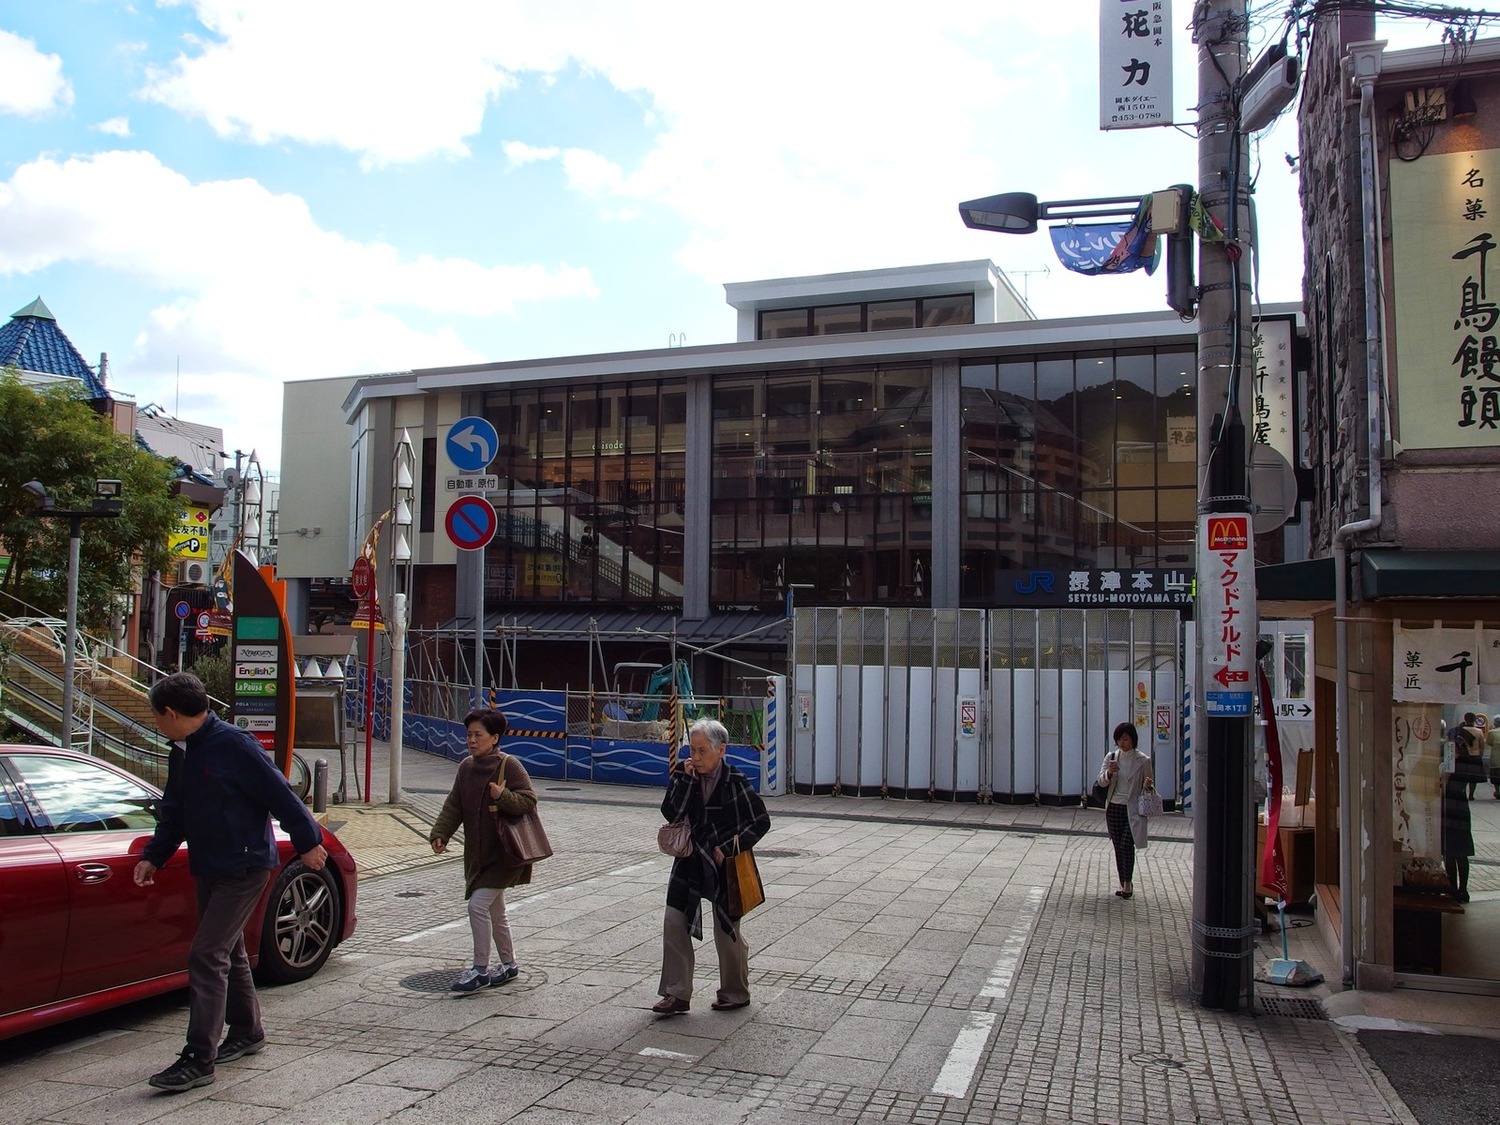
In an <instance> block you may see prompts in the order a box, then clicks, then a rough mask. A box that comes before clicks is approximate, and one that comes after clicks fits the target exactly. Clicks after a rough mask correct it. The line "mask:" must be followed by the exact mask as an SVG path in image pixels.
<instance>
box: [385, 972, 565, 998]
mask: <svg viewBox="0 0 1500 1125" xmlns="http://www.w3.org/2000/svg"><path fill="white" fill-rule="evenodd" d="M461 972H463V970H462V969H432V970H429V971H428V972H425V973H413V974H412V975H411V976H409V977H402V978H401V987H402V988H406V989H410V990H411V991H412V992H430V993H444V994H449V993H450V992H451V990H452V988H453V982H454V981H456V980H457V979H458V974H459V973H461ZM546 983H547V974H546V973H542V972H528V971H527V970H526V968H525V966H522V968H521V975H520V976H518V977H517V978H516V979H515V980H513V981H511V983H510V984H504V985H501V986H500V987H499V988H481V989H479V990H478V991H477V992H473V993H461V992H451V995H452V996H453V998H454V999H456V1000H463V999H466V998H467V997H468V996H493V995H498V994H499V993H502V992H530V991H531V990H532V989H533V988H538V987H540V986H541V985H543V984H546Z"/></svg>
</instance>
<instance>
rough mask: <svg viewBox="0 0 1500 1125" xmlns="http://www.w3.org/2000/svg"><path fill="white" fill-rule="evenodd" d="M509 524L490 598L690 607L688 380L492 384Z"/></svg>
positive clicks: (500, 498)
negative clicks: (686, 600)
mask: <svg viewBox="0 0 1500 1125" xmlns="http://www.w3.org/2000/svg"><path fill="white" fill-rule="evenodd" d="M484 413H485V417H486V418H487V419H488V420H489V421H490V422H492V423H493V424H494V426H495V429H496V431H497V432H498V433H499V435H500V451H499V453H498V454H497V456H496V457H495V460H494V461H493V462H492V463H491V465H490V468H489V473H490V474H491V475H493V476H498V477H499V478H500V488H499V493H498V495H496V494H492V496H491V498H492V500H493V501H494V503H495V509H496V511H497V513H498V514H499V524H498V532H497V534H496V536H495V538H494V540H493V541H492V542H491V544H490V546H489V548H488V550H487V551H486V554H485V564H486V565H485V597H486V601H487V602H488V603H490V604H495V603H503V602H561V601H585V602H611V603H649V604H657V605H669V606H672V605H680V603H681V600H682V546H683V512H682V499H683V488H684V458H685V454H684V448H685V441H686V433H687V392H686V385H685V384H684V383H683V382H682V381H681V380H642V381H638V382H632V383H629V384H614V385H600V384H597V383H589V384H579V385H575V386H569V387H568V388H567V389H561V388H549V387H542V388H530V389H524V390H498V391H491V392H490V393H489V394H487V395H486V396H485V410H484Z"/></svg>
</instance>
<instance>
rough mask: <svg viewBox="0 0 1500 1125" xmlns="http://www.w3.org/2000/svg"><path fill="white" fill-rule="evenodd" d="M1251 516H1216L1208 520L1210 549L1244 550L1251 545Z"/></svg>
mask: <svg viewBox="0 0 1500 1125" xmlns="http://www.w3.org/2000/svg"><path fill="white" fill-rule="evenodd" d="M1249 523H1250V521H1249V518H1248V517H1246V516H1214V517H1213V518H1211V519H1210V520H1209V521H1208V549H1209V550H1210V551H1244V550H1247V549H1248V548H1249V546H1250V529H1249Z"/></svg>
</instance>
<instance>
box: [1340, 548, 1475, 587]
mask: <svg viewBox="0 0 1500 1125" xmlns="http://www.w3.org/2000/svg"><path fill="white" fill-rule="evenodd" d="M1359 579H1360V586H1361V588H1362V589H1361V592H1362V593H1363V595H1364V597H1366V598H1369V599H1376V598H1500V552H1496V551H1365V552H1364V553H1363V554H1362V555H1361V556H1360V563H1359Z"/></svg>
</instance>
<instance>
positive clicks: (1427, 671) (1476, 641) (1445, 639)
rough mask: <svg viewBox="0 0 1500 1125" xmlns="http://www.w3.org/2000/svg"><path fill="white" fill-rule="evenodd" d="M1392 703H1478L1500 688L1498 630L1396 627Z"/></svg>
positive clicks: (1499, 635) (1392, 652) (1392, 651)
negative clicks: (1482, 689)
mask: <svg viewBox="0 0 1500 1125" xmlns="http://www.w3.org/2000/svg"><path fill="white" fill-rule="evenodd" d="M1391 659H1392V665H1393V666H1392V668H1391V698H1392V699H1393V700H1395V701H1396V702H1397V703H1480V702H1482V700H1483V699H1484V698H1488V697H1489V696H1491V695H1493V694H1494V692H1493V690H1487V691H1484V692H1481V690H1480V689H1481V688H1484V689H1494V688H1496V687H1500V629H1485V628H1483V627H1473V626H1470V627H1466V628H1457V629H1455V628H1445V627H1444V626H1443V625H1441V624H1438V625H1433V626H1431V627H1430V628H1425V629H1411V628H1407V627H1406V626H1404V625H1402V624H1401V623H1400V622H1399V621H1398V622H1396V627H1395V629H1394V631H1393V634H1392V641H1391Z"/></svg>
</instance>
